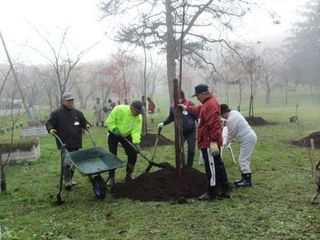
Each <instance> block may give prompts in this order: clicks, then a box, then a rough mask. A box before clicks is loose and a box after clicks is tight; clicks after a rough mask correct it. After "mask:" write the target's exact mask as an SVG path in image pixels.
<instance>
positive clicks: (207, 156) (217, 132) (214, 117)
mask: <svg viewBox="0 0 320 240" xmlns="http://www.w3.org/2000/svg"><path fill="white" fill-rule="evenodd" d="M193 96H197V99H198V100H199V101H200V102H201V103H202V105H200V106H185V105H184V104H179V106H180V107H182V109H183V110H186V111H188V112H189V113H190V114H192V115H193V116H195V117H197V118H198V146H199V148H200V150H201V153H202V156H203V159H204V163H205V171H206V176H207V180H208V181H207V189H206V192H205V193H204V194H202V195H201V196H199V197H198V199H199V200H211V199H214V198H215V197H217V196H219V197H221V198H229V197H230V195H229V186H228V177H227V173H226V169H225V167H224V163H223V161H222V159H221V156H220V147H221V146H222V129H221V122H220V105H219V103H218V101H217V100H216V98H215V97H214V96H213V95H212V94H211V93H210V92H209V87H208V85H206V84H199V85H197V86H196V87H195V94H194V95H193ZM218 184H219V185H220V186H221V191H219V192H218V191H217V189H216V186H217V185H218Z"/></svg>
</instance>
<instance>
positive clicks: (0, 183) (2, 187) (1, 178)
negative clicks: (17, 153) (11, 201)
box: [0, 68, 21, 192]
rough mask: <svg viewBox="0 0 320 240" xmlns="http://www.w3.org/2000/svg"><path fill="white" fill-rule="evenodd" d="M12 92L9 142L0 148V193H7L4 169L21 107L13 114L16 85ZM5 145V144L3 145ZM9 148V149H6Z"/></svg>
mask: <svg viewBox="0 0 320 240" xmlns="http://www.w3.org/2000/svg"><path fill="white" fill-rule="evenodd" d="M11 71H12V68H10V69H9V71H8V73H7V74H6V75H5V78H4V81H3V82H2V85H1V88H0V97H1V95H2V93H3V90H4V88H5V84H6V83H7V81H8V78H9V74H10V72H11ZM14 86H15V87H14V88H13V90H12V94H11V107H10V120H11V126H10V142H9V143H8V144H7V146H6V147H4V146H0V192H6V191H7V182H6V175H5V167H6V166H7V164H8V162H9V160H10V154H11V146H12V145H13V141H14V129H15V125H16V123H17V121H18V119H19V116H20V110H21V105H20V106H19V109H18V112H17V113H14V111H13V109H14V99H15V96H16V87H17V86H16V85H14ZM4 145H6V144H4ZM8 148H9V149H8ZM4 152H6V153H8V155H7V158H6V159H3V158H2V154H3V153H4Z"/></svg>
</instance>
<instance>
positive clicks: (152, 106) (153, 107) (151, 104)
mask: <svg viewBox="0 0 320 240" xmlns="http://www.w3.org/2000/svg"><path fill="white" fill-rule="evenodd" d="M155 110H156V105H155V104H154V102H152V101H149V103H148V112H149V113H154V112H155Z"/></svg>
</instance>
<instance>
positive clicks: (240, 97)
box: [238, 80, 242, 112]
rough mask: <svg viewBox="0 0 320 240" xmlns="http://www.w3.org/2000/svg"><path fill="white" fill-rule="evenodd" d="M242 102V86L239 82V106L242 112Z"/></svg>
mask: <svg viewBox="0 0 320 240" xmlns="http://www.w3.org/2000/svg"><path fill="white" fill-rule="evenodd" d="M241 102H242V84H241V81H240V80H239V105H238V111H239V112H240V111H241Z"/></svg>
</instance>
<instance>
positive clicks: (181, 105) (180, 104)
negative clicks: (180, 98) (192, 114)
mask: <svg viewBox="0 0 320 240" xmlns="http://www.w3.org/2000/svg"><path fill="white" fill-rule="evenodd" d="M178 106H179V107H181V109H182V110H183V111H184V110H186V109H187V106H186V105H184V104H182V103H179V104H178Z"/></svg>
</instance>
